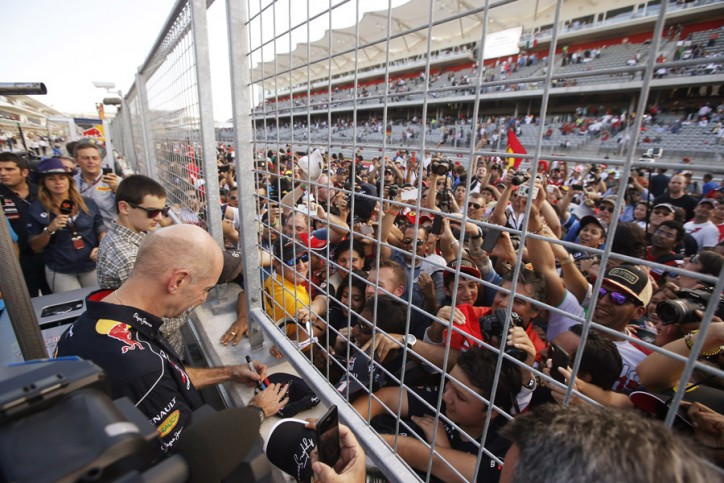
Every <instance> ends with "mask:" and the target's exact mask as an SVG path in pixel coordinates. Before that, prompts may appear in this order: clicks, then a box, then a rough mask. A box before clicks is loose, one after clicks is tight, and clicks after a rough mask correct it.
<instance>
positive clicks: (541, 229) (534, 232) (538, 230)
mask: <svg viewBox="0 0 724 483" xmlns="http://www.w3.org/2000/svg"><path fill="white" fill-rule="evenodd" d="M543 226H544V225H542V224H541V226H539V227H538V229H537V230H535V231H531V233H532V234H534V235H539V234H540V232H541V231H543Z"/></svg>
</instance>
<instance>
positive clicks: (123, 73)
mask: <svg viewBox="0 0 724 483" xmlns="http://www.w3.org/2000/svg"><path fill="white" fill-rule="evenodd" d="M268 1H270V0H264V4H266V3H267V2H268ZM340 1H341V0H333V3H338V2H340ZM404 1H405V0H393V2H392V4H393V7H394V6H396V5H399V4H401V3H404ZM176 2H177V0H95V1H88V0H22V1H20V0H0V12H2V15H0V32H2V34H3V39H4V41H5V45H6V47H5V48H4V49H3V53H2V57H0V82H43V83H45V85H46V87H47V88H48V94H47V95H44V96H34V97H35V98H36V99H38V101H40V102H42V103H44V104H46V105H49V106H51V107H53V108H55V109H57V110H58V111H61V112H63V113H65V114H69V115H82V114H85V115H93V116H95V114H96V109H95V105H96V103H97V102H100V101H101V100H102V99H103V97H107V95H108V94H107V93H106V91H105V90H104V89H100V88H96V87H94V86H93V82H94V81H96V82H112V83H114V84H115V85H116V87H115V90H120V91H121V92H122V93H123V94H126V93H127V92H128V90H129V89H130V88H131V86H132V85H133V81H134V76H135V74H136V72H137V71H138V67H139V66H141V64H143V62H144V61H145V59H146V57H147V56H148V54H149V53H150V50H151V48H152V46H153V44H154V42H155V41H156V38H157V37H158V35H159V34H160V32H161V30H162V28H163V26H164V24H165V22H166V20H167V18H168V15H169V14H170V12H171V10H172V9H173V7H174V5H175V4H176ZM254 3H255V2H253V4H254ZM225 4H226V2H225V0H216V1H215V2H214V3H213V5H212V6H211V7H210V8H209V9H208V11H207V17H208V27H209V46H210V63H211V72H212V76H211V77H212V93H213V94H212V96H213V101H214V118H215V119H216V120H217V121H226V120H228V119H229V118H230V117H231V93H230V86H229V67H228V62H229V60H228V44H227V38H226V12H225V9H226V5H225ZM356 4H357V2H355V1H351V2H347V3H346V4H344V5H343V6H342V7H340V8H339V9H337V10H336V14H335V15H334V17H333V25H334V27H335V28H344V27H348V26H349V25H350V22H352V23H353V22H354V19H355V15H354V8H355V6H356ZM359 4H360V8H361V9H364V10H375V9H386V8H387V6H388V1H387V0H364V1H360V2H359ZM310 5H311V7H310V8H311V9H312V11H311V16H314V14H315V13H316V11H320V10H321V9H324V8H327V7H328V6H329V3H328V1H327V0H324V1H313V2H310ZM306 9H307V2H300V1H297V0H281V1H280V2H279V3H278V8H276V12H275V14H276V22H277V30H276V31H277V32H280V31H281V30H284V29H285V28H288V25H289V21H288V18H284V17H285V16H286V12H289V11H291V13H292V18H293V19H295V20H294V23H295V24H296V23H298V22H299V19H300V18H306V15H307V11H306ZM345 9H350V10H351V11H350V12H345ZM266 17H267V18H269V19H271V16H270V15H269V16H266ZM317 23H318V25H320V26H326V25H329V24H328V21H327V20H326V19H325V18H324V17H320V18H319V19H318V20H317ZM263 31H264V32H265V33H268V32H272V31H273V29H272V28H270V25H268V24H265V25H264V27H263ZM298 33H299V34H300V35H301V36H297V37H295V36H293V39H294V42H295V43H296V42H300V41H304V40H306V28H302V29H299V31H298ZM323 34H324V27H322V28H312V34H311V40H312V41H314V40H316V39H318V38H320V37H322V35H323ZM265 36H267V37H268V34H267V35H265ZM284 44H286V45H288V41H287V42H285V43H282V45H281V47H279V46H278V48H277V53H281V52H282V51H283V50H284ZM264 55H265V59H270V54H268V53H265V54H264Z"/></svg>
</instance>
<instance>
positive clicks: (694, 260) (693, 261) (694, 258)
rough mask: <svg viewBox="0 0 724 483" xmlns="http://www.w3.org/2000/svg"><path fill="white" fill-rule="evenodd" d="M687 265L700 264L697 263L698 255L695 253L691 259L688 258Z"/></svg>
mask: <svg viewBox="0 0 724 483" xmlns="http://www.w3.org/2000/svg"><path fill="white" fill-rule="evenodd" d="M689 263H700V262H699V254H698V253H697V254H696V255H694V256H693V257H690V258H689Z"/></svg>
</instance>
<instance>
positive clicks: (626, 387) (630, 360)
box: [612, 340, 650, 394]
mask: <svg viewBox="0 0 724 483" xmlns="http://www.w3.org/2000/svg"><path fill="white" fill-rule="evenodd" d="M614 344H616V348H617V349H618V352H619V354H621V360H622V361H623V367H622V368H621V375H620V376H619V377H618V381H616V382H615V383H614V384H613V388H612V389H613V391H614V392H619V393H623V394H630V393H631V392H633V391H636V390H637V389H640V388H641V382H640V381H639V374H638V372H636V368H637V367H638V365H639V364H640V363H641V361H643V360H644V359H646V357H647V356H648V355H649V353H650V351H647V350H645V349H643V348H642V347H637V346H635V345H634V344H633V343H631V342H630V341H627V340H619V341H615V342H614Z"/></svg>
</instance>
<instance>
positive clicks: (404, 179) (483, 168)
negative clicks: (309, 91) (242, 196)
mask: <svg viewBox="0 0 724 483" xmlns="http://www.w3.org/2000/svg"><path fill="white" fill-rule="evenodd" d="M222 150H223V148H222ZM262 159H263V161H261V162H259V163H258V164H257V168H258V169H257V173H256V175H257V185H256V186H257V194H256V197H255V199H256V200H257V209H258V221H259V224H260V230H259V233H260V235H259V237H260V238H259V242H260V246H261V247H262V252H263V253H265V254H266V255H267V256H268V259H267V261H266V263H263V265H264V267H263V270H262V272H263V277H264V280H265V281H264V284H263V285H264V306H265V309H266V311H267V313H268V315H269V317H270V318H271V320H272V321H274V322H276V323H277V324H278V325H279V326H280V327H282V328H283V330H285V331H286V333H287V335H288V336H289V337H290V339H292V340H293V341H294V343H295V345H296V347H297V349H298V350H300V351H303V352H304V353H305V354H307V355H308V356H309V358H310V359H311V361H312V362H313V363H314V364H315V365H316V366H317V367H318V368H319V369H320V371H321V372H322V373H323V374H325V375H326V376H327V377H328V378H329V380H330V382H331V383H332V384H334V385H335V386H336V387H337V388H338V390H339V391H340V393H341V394H343V395H345V397H347V398H348V399H349V401H350V402H351V403H352V404H353V406H354V407H355V409H357V410H358V411H359V413H360V414H361V415H362V416H363V417H364V418H366V419H369V420H370V421H371V425H372V426H373V428H375V429H376V430H377V431H378V432H379V433H380V434H382V435H385V434H389V435H391V436H389V437H386V436H383V438H385V439H386V441H388V442H389V443H390V444H391V445H392V444H395V443H394V442H395V441H397V442H396V444H397V445H398V446H397V451H398V454H400V455H401V456H402V457H403V458H404V459H405V460H406V461H407V462H408V464H410V465H411V466H412V467H413V468H415V469H416V470H417V471H420V472H421V474H423V473H425V472H426V471H427V469H428V463H429V461H430V449H429V448H430V445H434V448H435V452H436V455H435V456H433V463H432V473H433V475H434V477H436V478H439V479H442V480H445V479H447V478H452V477H454V475H455V473H456V472H458V473H459V474H462V475H463V476H464V477H465V478H467V479H469V480H471V479H474V478H475V471H476V468H477V472H478V473H477V477H478V478H484V475H497V474H498V473H499V470H500V467H499V466H498V465H497V464H496V460H495V459H494V458H492V457H489V456H488V452H489V453H490V454H492V455H494V456H495V457H497V458H499V459H502V458H503V456H504V455H505V453H506V451H507V450H508V447H509V444H506V441H507V440H505V438H502V437H499V436H498V430H499V429H500V430H502V429H503V427H504V426H505V424H506V422H507V417H504V416H503V415H502V414H503V412H505V413H506V414H508V415H512V416H516V415H518V414H521V413H524V412H527V411H528V410H529V409H531V408H534V407H536V406H538V405H541V404H544V403H545V402H556V403H563V401H564V399H565V398H566V388H565V386H564V385H563V384H569V383H570V382H571V378H573V381H572V382H573V387H574V389H575V391H576V392H575V393H574V394H573V396H572V399H571V403H576V402H581V403H582V402H584V401H588V402H591V401H594V402H597V403H600V404H603V405H606V406H614V407H618V408H630V407H646V404H643V403H641V399H642V398H643V397H645V396H642V395H641V394H648V393H651V392H656V393H657V394H664V395H666V394H669V395H671V394H673V392H674V388H675V387H676V386H677V384H679V378H680V377H681V375H682V373H683V370H684V363H682V362H680V361H679V360H676V359H673V358H669V357H667V356H666V355H664V354H661V353H659V352H658V351H656V350H655V349H654V348H655V347H661V348H663V349H666V350H667V351H670V352H674V353H678V354H680V355H683V356H685V357H687V356H688V355H689V351H690V349H691V348H692V347H693V345H694V344H695V343H696V341H697V338H698V335H699V332H698V330H697V329H698V327H699V325H700V321H701V318H702V316H703V309H704V307H705V306H706V304H707V302H708V301H709V300H710V299H714V303H715V304H716V302H719V304H718V305H717V310H716V314H717V315H715V316H714V318H713V319H712V322H711V325H710V328H709V330H708V331H707V332H706V338H705V340H704V342H703V344H702V347H701V352H700V354H699V358H698V359H699V361H700V363H701V365H700V366H697V370H696V371H694V373H693V374H692V376H691V378H690V380H689V385H691V386H692V387H696V388H697V390H696V391H691V393H692V394H697V391H699V392H698V396H696V397H694V396H692V397H691V399H692V400H705V401H707V404H709V405H710V406H711V408H712V409H711V414H712V424H714V425H718V428H719V429H716V430H714V432H718V434H719V438H721V434H722V433H721V421H722V416H721V412H722V411H723V410H724V407H723V406H722V404H721V403H722V402H724V398H722V397H721V396H722V394H724V393H722V392H721V385H720V382H721V380H720V378H719V377H715V376H713V375H712V374H711V373H709V372H707V371H706V369H705V367H707V366H710V367H716V368H721V365H720V364H721V359H720V352H721V350H720V346H722V345H723V344H724V341H723V340H722V339H721V333H722V329H723V328H724V323H723V322H722V320H721V319H720V318H719V317H720V316H722V314H723V313H724V299H720V294H719V293H715V292H714V284H715V281H716V279H717V277H719V275H720V273H721V269H722V262H723V260H724V245H723V244H722V243H721V242H722V240H724V206H722V205H721V203H722V202H724V185H723V184H722V181H721V180H718V181H715V180H714V177H713V176H712V175H711V174H708V173H704V174H703V178H702V181H701V182H699V181H698V180H696V181H695V178H694V176H693V172H692V170H691V165H689V164H688V163H687V162H682V166H681V169H670V170H667V169H664V168H660V169H655V168H654V169H646V168H638V167H637V168H635V169H633V170H632V171H631V172H622V170H621V168H620V167H615V166H613V165H610V166H606V165H601V164H586V163H576V164H573V165H571V163H565V162H542V163H539V166H538V167H539V169H538V172H537V173H536V174H535V175H533V173H530V172H528V171H526V170H520V169H515V168H514V167H513V166H512V165H509V164H508V163H507V160H504V159H501V158H499V157H497V156H491V157H484V156H481V157H479V158H477V160H476V162H475V163H474V164H473V166H472V167H471V171H470V172H469V173H468V172H467V170H466V169H465V168H464V167H462V166H460V165H457V164H456V163H454V162H452V161H450V160H448V159H446V158H444V157H439V156H438V155H432V154H428V153H424V154H423V155H422V156H420V157H419V158H417V157H416V156H414V154H410V153H407V152H404V151H403V152H399V153H396V154H395V155H394V156H393V157H391V158H390V157H384V158H375V159H372V160H371V161H369V162H365V161H364V160H362V158H361V156H358V157H357V158H355V159H345V158H344V157H343V156H342V155H341V154H340V155H338V154H332V155H330V156H326V155H325V156H322V155H321V154H320V153H319V152H316V153H313V154H309V155H307V154H305V153H293V152H291V151H290V150H288V149H282V150H280V151H278V152H277V151H269V152H268V153H266V156H265V157H263V158H262ZM314 159H316V160H318V162H321V163H322V171H321V175H319V176H318V177H315V178H310V177H309V175H308V173H309V172H310V171H312V170H311V169H310V168H309V166H310V165H313V164H314V163H313V161H312V160H314ZM322 160H323V161H322ZM689 161H690V160H689ZM224 162H225V161H221V160H220V163H222V164H223V163H224ZM654 166H655V165H654ZM699 175H700V173H697V177H698V176H699ZM229 178H230V177H229ZM222 191H223V190H222ZM620 191H624V193H623V195H622V197H623V200H622V203H620V204H618V203H617V198H618V196H619V192H620ZM529 199H530V202H529ZM617 205H620V208H619V209H618V210H617V209H616V207H617ZM527 209H530V213H529V215H527V216H526V210H527ZM231 218H233V217H231ZM232 227H233V224H232ZM523 231H525V232H527V234H528V236H525V237H524V238H523V237H522V236H521V235H522V233H521V232H523ZM233 242H234V238H233V237H230V238H229V240H228V243H229V244H230V245H232V244H233ZM604 248H610V254H609V255H606V252H605V251H604V250H603V249H604ZM643 261H647V262H651V263H645V262H643ZM599 278H602V283H601V284H600V289H599V292H598V293H597V294H596V295H595V296H594V294H593V293H592V289H593V288H594V286H595V285H596V284H597V280H598V279H599ZM512 290H514V291H515V295H514V296H512V297H511V293H510V292H511V291H512ZM594 301H595V307H594V306H593V304H594ZM542 304H545V305H542ZM683 307H686V308H683ZM589 308H590V309H592V310H593V315H592V320H593V324H592V325H591V326H590V327H589V328H588V330H583V329H582V327H583V325H582V324H583V323H584V321H585V320H586V314H587V313H588V312H589ZM508 311H510V314H509V313H508ZM683 312H686V315H682V314H683ZM506 329H507V332H505V330H506ZM584 338H585V346H583V347H581V346H580V341H581V340H583V339H584ZM497 349H504V352H505V353H507V354H509V355H510V356H511V358H512V359H514V360H515V361H516V362H513V361H512V360H509V359H508V358H505V360H503V361H502V364H501V365H500V377H499V379H498V380H497V386H496V389H495V391H493V382H494V379H495V372H496V366H497V364H498V355H497V354H498V352H497ZM581 349H582V350H581ZM556 351H557V354H556V355H554V352H556ZM581 352H582V355H581V356H580V359H581V360H580V367H579V370H578V373H577V374H576V375H575V377H574V376H573V373H572V367H573V363H574V360H576V359H577V355H578V354H579V353H581ZM273 354H275V355H277V356H279V357H281V353H280V352H279V351H278V350H277V349H276V348H275V349H273ZM664 360H666V361H667V362H665V363H664V362H663V361H664ZM561 361H563V362H561ZM701 367H704V369H702V368H701ZM531 369H534V370H533V371H531ZM539 371H540V372H542V374H543V375H544V376H542V377H541V376H540V374H539ZM546 376H549V377H546ZM553 380H555V381H559V382H560V383H562V384H559V383H556V382H553ZM402 383H404V386H403V388H404V389H402V392H400V391H401V389H400V385H401V384H402ZM441 390H442V391H443V393H442V396H441V397H442V399H441V402H442V404H441V405H440V404H439V401H440V400H439V399H438V398H439V394H440V393H439V391H441ZM370 391H371V392H372V393H374V395H373V396H372V397H370V396H369V394H368V393H369V392H370ZM493 392H494V394H495V396H494V403H495V410H493V411H492V412H491V418H490V423H489V426H486V424H487V423H486V417H485V413H486V411H487V408H488V402H487V401H488V400H489V399H490V397H492V394H493ZM699 396H700V397H701V399H698V398H699ZM667 397H669V396H664V399H666V398H667ZM690 404H692V403H685V408H686V409H688V408H693V407H699V406H690ZM398 415H399V416H400V417H402V418H403V419H402V422H401V423H400V425H399V427H397V426H396V424H397V423H396V418H397V416H398ZM642 417H643V416H642ZM715 420H716V421H719V422H717V423H714V421H715ZM437 427H439V429H440V430H439V431H435V428H437ZM486 427H487V437H486V438H485V448H486V450H487V451H486V452H484V453H483V455H484V456H483V459H484V461H482V462H480V463H479V465H478V466H476V462H477V459H478V454H479V453H480V451H479V444H478V442H479V441H480V437H481V435H482V433H483V430H484V428H486ZM699 429H701V428H699ZM710 429H711V428H710ZM394 434H397V435H398V436H402V437H400V438H398V439H397V440H395V438H394ZM719 441H720V443H718V444H721V439H720V440H719ZM711 457H712V458H713V459H715V460H716V458H717V457H716V455H715V454H714V453H712V455H711ZM443 460H444V461H443ZM717 461H718V462H719V463H721V460H720V459H719V460H717Z"/></svg>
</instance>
